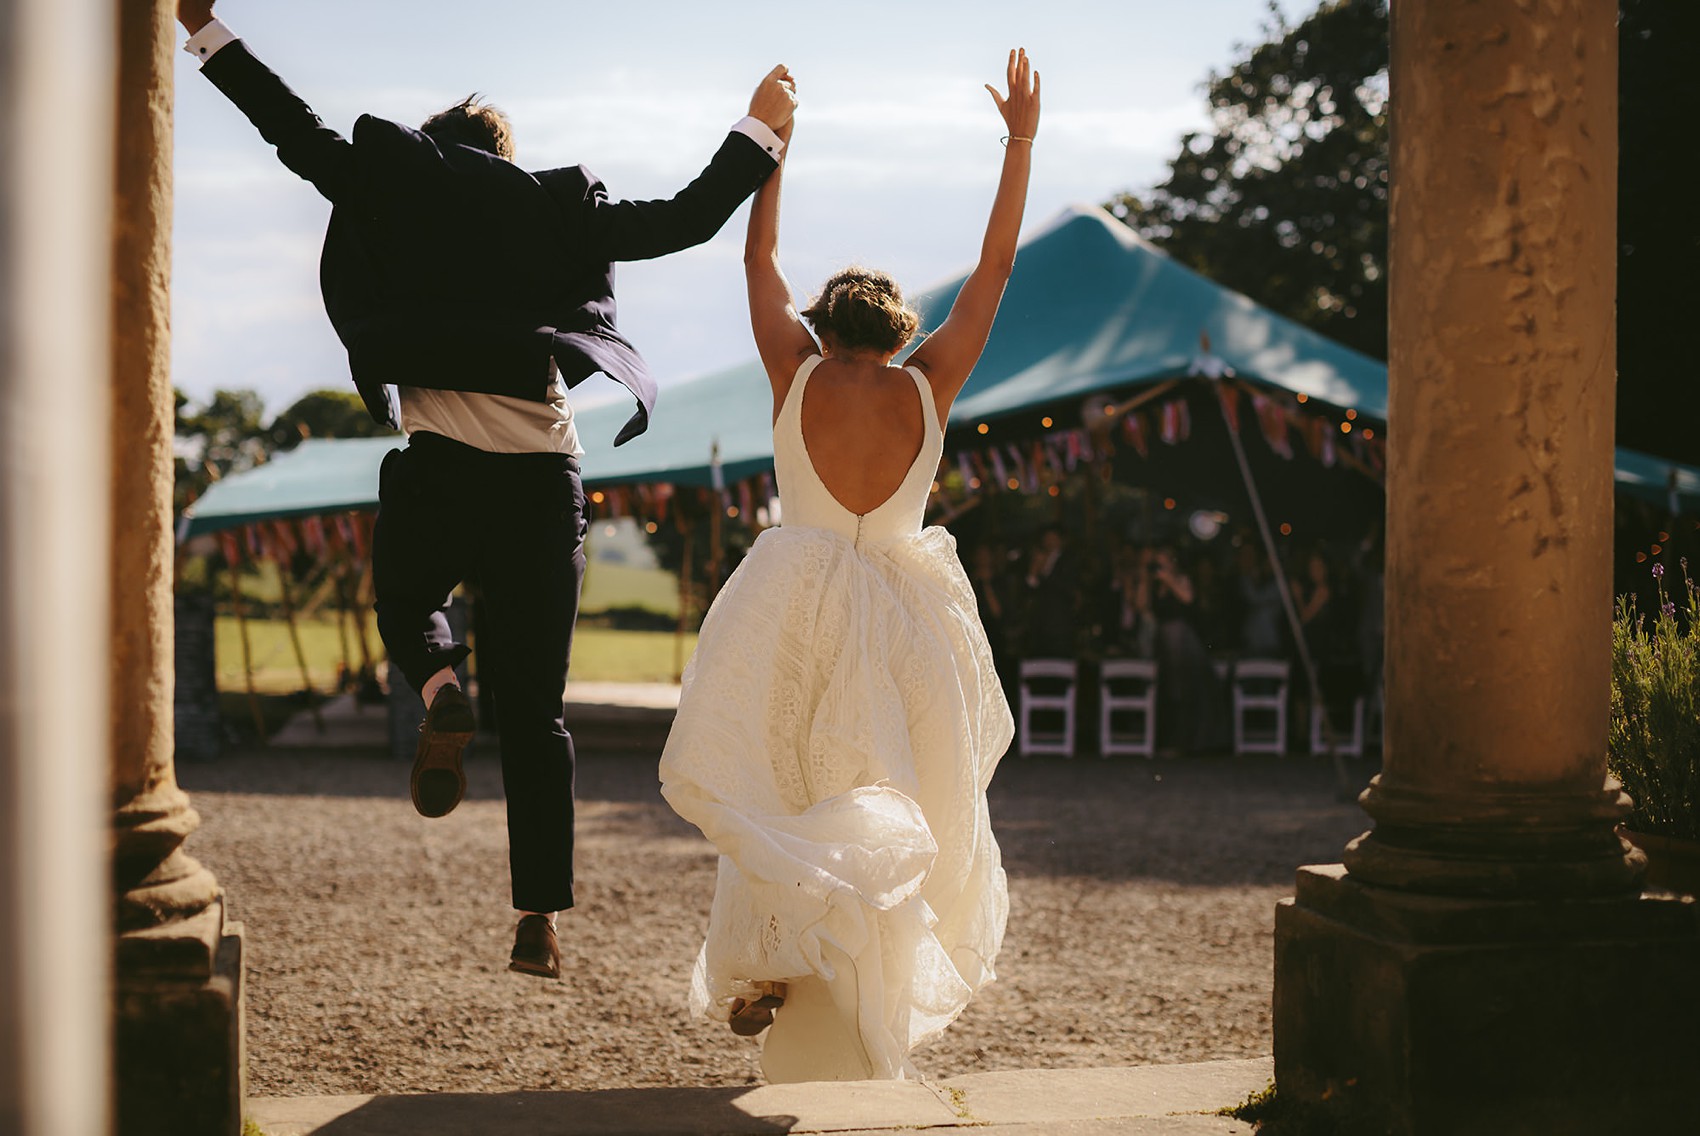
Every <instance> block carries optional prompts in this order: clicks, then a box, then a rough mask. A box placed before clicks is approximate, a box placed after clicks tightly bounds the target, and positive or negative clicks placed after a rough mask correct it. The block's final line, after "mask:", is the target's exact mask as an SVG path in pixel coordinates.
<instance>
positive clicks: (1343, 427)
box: [1340, 422, 1352, 434]
mask: <svg viewBox="0 0 1700 1136" xmlns="http://www.w3.org/2000/svg"><path fill="white" fill-rule="evenodd" d="M1351 432H1352V424H1351V423H1350V422H1342V423H1340V433H1342V434H1350V433H1351Z"/></svg>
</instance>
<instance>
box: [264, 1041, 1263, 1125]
mask: <svg viewBox="0 0 1700 1136" xmlns="http://www.w3.org/2000/svg"><path fill="white" fill-rule="evenodd" d="M1273 1072H1274V1065H1273V1061H1272V1060H1271V1059H1270V1058H1267V1057H1263V1058H1256V1059H1252V1060H1246V1061H1213V1062H1208V1063H1204V1064H1196V1065H1140V1066H1131V1067H1127V1068H1114V1069H1031V1070H1014V1071H1009V1072H1000V1073H972V1074H968V1075H966V1076H962V1077H954V1078H951V1079H950V1080H948V1081H943V1082H940V1083H937V1084H933V1083H929V1082H919V1081H851V1082H840V1083H814V1084H801V1085H761V1086H750V1087H745V1088H702V1089H691V1088H684V1089H681V1088H659V1089H603V1090H599V1091H594V1092H560V1093H551V1092H514V1093H428V1094H418V1095H405V1096H401V1095H398V1096H383V1095H378V1096H341V1097H257V1098H252V1099H250V1100H249V1101H248V1116H249V1117H250V1118H251V1119H252V1120H253V1121H254V1122H255V1123H257V1124H258V1125H259V1127H260V1130H261V1131H262V1132H263V1133H265V1136H779V1134H785V1136H802V1134H805V1133H823V1134H824V1133H832V1134H834V1136H872V1134H873V1133H884V1132H898V1131H902V1132H925V1133H928V1134H930V1136H1110V1134H1112V1133H1114V1134H1117V1136H1120V1134H1138V1136H1228V1134H1240V1136H1248V1134H1249V1133H1250V1132H1251V1130H1252V1128H1251V1125H1249V1124H1247V1123H1244V1122H1242V1121H1238V1120H1234V1119H1232V1118H1230V1117H1225V1116H1220V1115H1217V1112H1218V1110H1219V1109H1222V1108H1227V1107H1232V1106H1234V1105H1237V1104H1239V1103H1240V1102H1241V1101H1243V1100H1245V1099H1246V1097H1247V1096H1249V1095H1251V1094H1252V1093H1256V1092H1260V1091H1261V1090H1263V1089H1264V1088H1265V1087H1266V1086H1267V1085H1268V1084H1269V1081H1270V1078H1271V1076H1272V1075H1273Z"/></svg>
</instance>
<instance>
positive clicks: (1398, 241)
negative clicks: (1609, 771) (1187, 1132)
mask: <svg viewBox="0 0 1700 1136" xmlns="http://www.w3.org/2000/svg"><path fill="white" fill-rule="evenodd" d="M1391 11H1392V20H1393V52H1392V74H1391V77H1392V95H1391V100H1390V107H1391V113H1392V115H1393V131H1392V133H1393V153H1392V170H1393V193H1392V206H1391V208H1392V217H1391V249H1390V257H1389V267H1390V273H1391V275H1390V280H1389V283H1390V296H1391V298H1390V303H1391V306H1392V310H1391V313H1390V315H1391V321H1390V332H1391V338H1390V342H1389V372H1390V380H1391V399H1390V409H1389V425H1390V430H1389V441H1390V452H1389V460H1388V478H1387V493H1388V523H1387V665H1386V681H1387V731H1386V751H1385V756H1384V764H1383V769H1382V773H1381V775H1380V776H1378V777H1377V778H1375V780H1374V782H1373V783H1372V784H1371V786H1370V788H1369V789H1368V790H1366V791H1365V792H1364V794H1363V796H1362V798H1361V802H1362V804H1363V807H1364V809H1365V811H1366V812H1368V813H1369V815H1370V816H1371V817H1372V818H1373V819H1374V820H1375V822H1376V823H1375V827H1374V829H1373V830H1372V831H1371V832H1368V833H1366V834H1365V835H1363V836H1361V837H1359V838H1358V839H1356V840H1354V841H1353V842H1352V843H1351V844H1350V845H1348V846H1347V848H1346V851H1345V856H1344V865H1343V866H1339V865H1335V866H1322V867H1311V868H1304V869H1301V871H1300V873H1299V880H1298V886H1297V895H1296V898H1295V899H1294V900H1287V901H1284V902H1283V903H1282V904H1281V905H1280V907H1279V908H1278V909H1277V915H1276V988H1275V1060H1276V1080H1277V1084H1278V1092H1279V1095H1280V1096H1281V1097H1282V1098H1285V1099H1287V1100H1289V1101H1292V1102H1296V1103H1298V1104H1302V1105H1311V1106H1314V1107H1319V1108H1324V1109H1327V1110H1328V1111H1332V1112H1335V1113H1338V1114H1340V1115H1341V1116H1345V1117H1349V1119H1350V1122H1351V1124H1353V1125H1356V1126H1357V1127H1353V1128H1350V1130H1354V1131H1357V1130H1362V1131H1377V1132H1380V1131H1388V1132H1395V1133H1419V1132H1437V1133H1448V1134H1466V1133H1475V1132H1482V1133H1489V1132H1491V1133H1511V1132H1525V1131H1527V1132H1542V1133H1557V1132H1589V1133H1592V1132H1606V1131H1651V1130H1653V1129H1654V1127H1656V1126H1657V1125H1659V1124H1660V1123H1668V1122H1670V1121H1671V1120H1674V1119H1676V1118H1678V1117H1679V1116H1682V1115H1686V1114H1685V1113H1683V1112H1682V1111H1679V1110H1683V1109H1687V1110H1689V1113H1688V1114H1691V1113H1692V1110H1693V1109H1694V1107H1695V1106H1694V1104H1693V1103H1692V1100H1693V1098H1692V1096H1691V1094H1688V1093H1687V1090H1686V1089H1683V1088H1680V1086H1682V1085H1683V1084H1684V1082H1685V1081H1686V1080H1687V1076H1688V1074H1691V1072H1692V1070H1693V1069H1694V1068H1696V1067H1700V1042H1697V1041H1696V1040H1695V1038H1696V1037H1697V1036H1700V1034H1697V1031H1696V1029H1695V1023H1696V1022H1700V924H1697V920H1696V914H1695V906H1694V904H1693V902H1692V901H1687V902H1684V901H1679V900H1677V899H1675V898H1674V897H1669V896H1655V895H1650V896H1646V897H1643V896H1641V895H1640V889H1639V875H1640V872H1641V869H1642V867H1643V861H1642V859H1641V857H1640V854H1639V853H1637V852H1634V851H1633V850H1631V849H1630V848H1629V847H1628V846H1627V845H1626V844H1625V843H1624V842H1623V841H1621V840H1620V839H1619V838H1618V837H1617V836H1616V834H1615V833H1614V832H1613V825H1614V824H1615V822H1616V821H1617V820H1618V818H1619V817H1621V816H1622V815H1623V813H1624V812H1625V811H1626V810H1627V807H1628V800H1627V798H1626V797H1625V796H1624V795H1623V793H1622V792H1621V790H1620V789H1619V787H1618V785H1617V784H1616V783H1615V782H1614V781H1611V780H1609V779H1608V778H1607V777H1606V772H1605V741H1606V730H1607V723H1608V721H1609V714H1610V620H1611V547H1612V523H1611V521H1612V448H1613V411H1612V408H1613V394H1614V390H1613V388H1614V383H1615V375H1614V371H1613V367H1614V354H1615V353H1614V350H1613V338H1614V336H1613V326H1614V322H1613V321H1614V301H1615V262H1616V256H1615V248H1614V234H1615V217H1616V170H1617V149H1616V118H1617V68H1616V60H1617V51H1616V33H1615V26H1614V20H1615V7H1614V6H1613V5H1611V4H1604V3H1599V2H1597V0H1551V2H1549V3H1544V4H1540V5H1532V4H1529V3H1527V2H1526V0H1423V2H1422V3H1396V4H1393V5H1392V6H1391ZM1629 1039H1634V1044H1635V1059H1634V1060H1633V1061H1626V1060H1625V1059H1624V1058H1625V1053H1624V1047H1625V1043H1626V1041H1628V1040H1629ZM1648 1043H1652V1044H1651V1046H1650V1048H1649V1046H1648Z"/></svg>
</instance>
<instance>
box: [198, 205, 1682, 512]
mask: <svg viewBox="0 0 1700 1136" xmlns="http://www.w3.org/2000/svg"><path fill="white" fill-rule="evenodd" d="M962 282H963V277H960V276H959V277H957V278H955V279H953V280H950V281H948V282H946V283H945V284H942V285H940V286H938V287H935V288H932V289H930V290H928V291H927V292H925V293H923V294H921V295H920V296H918V297H916V298H915V303H916V306H917V307H918V308H919V309H920V311H921V314H922V326H923V327H933V326H936V325H937V323H938V322H939V321H940V320H941V319H942V318H943V317H944V315H945V314H946V313H947V312H948V311H949V309H950V304H951V303H952V301H953V300H954V299H955V297H956V293H957V290H958V289H959V288H960V287H961V285H962ZM1201 332H1205V333H1208V335H1209V336H1210V340H1211V352H1212V354H1213V355H1214V356H1215V357H1216V359H1218V360H1220V362H1221V363H1222V364H1225V365H1226V366H1227V367H1228V368H1230V369H1231V370H1232V372H1233V373H1235V374H1236V375H1237V376H1238V377H1239V378H1240V379H1242V380H1248V381H1250V382H1252V383H1255V384H1260V385H1262V386H1265V387H1268V388H1273V389H1279V390H1285V391H1289V392H1292V393H1293V394H1295V395H1303V396H1305V397H1306V398H1307V399H1314V400H1317V401H1318V402H1320V403H1325V404H1329V405H1331V406H1334V407H1338V408H1340V409H1341V410H1342V411H1344V410H1353V411H1355V412H1356V413H1357V415H1358V416H1360V417H1362V418H1364V419H1368V420H1372V421H1375V422H1378V423H1381V422H1385V420H1386V416H1387V368H1386V365H1385V364H1383V363H1381V362H1378V361H1377V360H1375V359H1371V358H1370V357H1368V356H1366V355H1362V354H1359V353H1358V352H1356V351H1353V350H1351V349H1349V348H1346V347H1343V346H1341V345H1339V344H1337V343H1334V342H1333V341H1331V340H1329V339H1327V338H1325V337H1324V336H1321V335H1319V334H1317V333H1316V332H1314V331H1311V330H1310V329H1308V328H1306V327H1303V326H1302V325H1300V324H1297V323H1295V322H1293V321H1291V320H1288V319H1285V318H1284V317H1282V316H1279V315H1276V314H1275V313H1273V312H1270V311H1268V310H1267V309H1265V308H1262V307H1260V306H1259V305H1257V304H1256V303H1254V302H1252V301H1251V300H1250V299H1248V298H1246V297H1245V296H1242V295H1240V294H1239V293H1237V292H1233V291H1230V290H1229V289H1227V288H1224V287H1222V286H1221V285H1219V284H1216V283H1215V282H1213V281H1211V280H1209V279H1207V278H1205V277H1203V276H1200V275H1199V274H1197V273H1196V272H1193V271H1192V270H1191V269H1188V268H1186V267H1185V266H1183V265H1181V264H1179V263H1178V262H1176V261H1174V260H1172V259H1171V258H1169V257H1168V256H1167V255H1165V254H1164V253H1163V252H1161V251H1160V250H1158V249H1157V248H1155V247H1154V246H1152V245H1150V244H1148V243H1147V242H1145V241H1143V240H1141V239H1140V238H1139V237H1138V236H1137V235H1135V234H1134V233H1133V232H1132V231H1131V230H1130V229H1128V228H1127V226H1125V225H1123V224H1121V223H1120V222H1119V221H1117V220H1116V219H1115V218H1114V217H1112V216H1110V215H1109V214H1108V213H1106V212H1104V211H1103V210H1102V209H1097V208H1087V207H1076V208H1073V209H1070V210H1067V211H1065V212H1064V213H1062V214H1061V215H1060V216H1059V217H1057V218H1056V219H1055V220H1054V221H1052V222H1051V223H1050V224H1049V225H1047V226H1046V227H1044V228H1043V229H1042V230H1040V231H1039V232H1037V233H1035V234H1033V235H1032V236H1030V237H1029V238H1028V239H1027V240H1026V241H1025V242H1023V244H1022V246H1021V250H1020V254H1019V256H1017V258H1016V265H1015V271H1014V274H1013V275H1012V277H1011V279H1010V282H1009V287H1008V289H1007V291H1006V292H1005V295H1004V301H1003V306H1002V308H1001V309H1000V312H999V315H998V321H997V326H996V327H995V328H994V329H993V331H992V335H991V339H990V341H989V342H988V343H987V346H986V351H985V354H984V355H983V357H982V358H981V360H980V364H979V366H977V367H976V368H975V370H974V374H973V376H972V377H971V378H970V379H969V381H968V384H967V386H966V387H965V388H964V390H963V392H962V394H961V395H960V396H959V398H958V399H957V402H956V405H955V407H954V408H953V409H952V413H951V421H950V423H949V428H950V429H953V430H955V429H961V428H963V427H971V426H973V425H974V424H976V423H980V422H986V421H990V420H997V419H1003V418H1007V417H1008V416H1010V415H1012V414H1015V413H1017V412H1019V411H1022V410H1023V409H1027V408H1031V407H1036V406H1040V405H1044V404H1056V403H1057V402H1058V401H1059V400H1067V399H1071V398H1072V399H1084V398H1086V397H1088V396H1090V395H1093V394H1095V393H1098V392H1106V391H1116V392H1118V393H1125V392H1127V391H1129V390H1131V389H1133V388H1138V387H1142V386H1149V385H1152V384H1156V383H1159V382H1163V381H1166V380H1170V379H1178V378H1182V377H1185V376H1186V375H1187V374H1188V372H1189V370H1190V369H1191V368H1193V366H1194V364H1195V362H1196V361H1197V359H1198V356H1199V346H1198V344H1199V335H1200V333H1201ZM580 389H581V390H583V389H585V388H580ZM629 413H630V406H629V405H628V404H627V403H626V402H624V401H623V400H622V401H618V402H611V403H603V404H600V405H595V406H591V407H588V408H585V409H583V410H582V411H580V412H579V414H578V427H579V434H580V437H581V439H582V441H583V444H584V447H585V450H586V451H587V453H586V456H585V459H584V469H585V483H586V485H588V486H593V487H594V486H597V485H616V484H630V483H646V482H648V483H654V482H671V483H674V484H680V485H708V484H710V483H711V480H712V478H713V476H714V471H713V469H712V464H711V456H710V455H711V449H712V447H714V446H716V445H717V446H718V448H719V460H720V465H721V470H720V476H721V477H723V478H724V480H725V481H726V482H728V483H729V482H733V481H737V480H741V479H743V478H745V477H748V476H751V475H753V474H756V473H760V472H763V471H765V470H769V469H771V468H772V465H773V444H772V436H771V431H770V409H769V395H768V384H767V381H766V379H765V378H764V377H763V375H762V372H761V367H760V364H759V363H757V362H751V363H747V364H744V365H741V366H738V367H733V368H730V369H728V370H725V371H720V372H717V373H714V374H710V375H707V376H704V377H702V378H698V379H694V380H691V381H688V382H683V383H678V384H674V385H671V386H668V387H665V388H664V389H663V390H662V392H661V400H660V405H659V407H658V409H657V415H656V420H655V423H654V424H653V425H652V426H651V427H650V429H649V431H648V432H647V433H646V434H644V435H642V436H641V437H639V438H637V439H635V440H634V441H632V442H630V443H628V444H627V445H625V446H622V447H619V448H618V449H616V448H614V447H613V445H612V444H611V443H612V440H613V437H614V435H615V433H616V432H617V431H618V429H619V427H620V425H621V424H622V423H623V422H624V421H625V419H626V417H627V416H628V415H629ZM395 445H396V440H395V439H391V438H363V439H349V440H309V441H307V442H304V443H302V445H301V446H300V447H298V448H297V449H295V450H292V451H290V452H289V453H287V454H283V455H280V456H279V457H278V458H276V459H274V460H273V461H271V462H269V463H267V464H265V465H262V466H259V467H257V468H255V469H252V470H249V471H246V472H244V473H241V474H237V475H234V476H232V477H229V478H226V479H225V480H224V481H221V482H219V483H217V484H215V485H214V486H212V488H211V489H209V490H208V492H207V493H206V494H205V495H204V496H203V497H202V498H201V499H200V500H199V501H197V502H196V503H195V504H194V505H193V506H191V508H190V510H189V511H188V513H187V515H186V516H185V518H184V523H183V525H182V528H181V533H182V535H183V536H185V537H187V536H192V535H195V534H198V533H203V532H213V531H217V530H219V529H223V528H229V527H232V526H235V525H240V524H244V523H248V522H251V521H254V520H259V519H265V518H284V517H291V516H301V515H308V514H312V513H322V512H334V511H338V510H344V509H363V508H372V507H375V505H376V498H377V488H378V473H377V471H378V464H379V462H380V461H382V459H383V455H384V453H385V452H386V451H388V450H389V449H391V448H393V447H394V446H395ZM1673 479H1674V481H1673ZM1617 482H1618V487H1619V489H1620V491H1624V492H1628V493H1632V494H1635V495H1637V496H1639V497H1641V498H1643V499H1646V500H1651V501H1656V502H1659V503H1661V504H1662V503H1667V502H1671V501H1672V500H1673V499H1674V503H1676V504H1678V505H1679V506H1680V508H1681V511H1690V512H1692V511H1700V470H1695V469H1693V468H1690V467H1686V466H1679V465H1673V464H1671V463H1668V462H1664V461H1661V460H1659V459H1656V458H1651V457H1648V456H1646V455H1644V454H1639V453H1635V452H1634V451H1630V450H1622V449H1620V450H1619V451H1618V452H1617Z"/></svg>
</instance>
